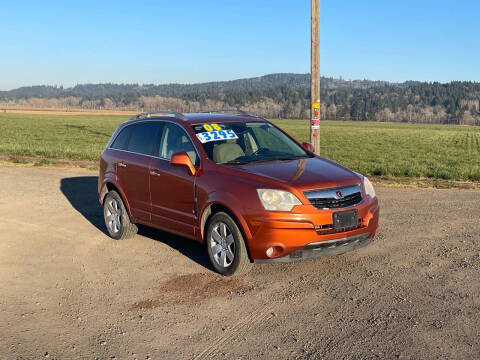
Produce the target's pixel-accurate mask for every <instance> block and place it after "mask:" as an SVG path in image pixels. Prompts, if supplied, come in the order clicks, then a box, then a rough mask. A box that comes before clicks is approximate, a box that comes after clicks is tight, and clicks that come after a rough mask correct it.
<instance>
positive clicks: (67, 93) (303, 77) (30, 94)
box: [0, 74, 480, 125]
mask: <svg viewBox="0 0 480 360" xmlns="http://www.w3.org/2000/svg"><path fill="white" fill-rule="evenodd" d="M308 84H309V76H308V74H271V75H266V76H264V77H259V78H251V79H241V80H234V81H230V82H212V83H204V84H194V85H182V84H169V85H138V84H126V85H124V84H120V85H118V84H97V85H95V84H87V85H77V86H75V87H73V88H67V89H64V88H63V87H49V86H37V87H28V88H20V89H16V90H12V91H8V92H0V106H1V107H36V108H71V109H73V108H83V109H107V110H134V111H148V110H160V109H170V110H176V111H183V112H189V111H190V112H193V111H199V110H208V109H212V108H225V107H228V108H231V107H238V108H242V109H245V110H247V111H251V112H253V113H255V114H258V115H260V116H264V117H267V118H290V119H307V118H308V117H309V102H310V90H309V85H308ZM321 86H322V87H321V101H322V102H321V118H322V119H331V120H354V121H393V122H409V123H445V124H468V125H480V83H475V82H458V81H455V82H451V83H447V84H442V83H436V82H434V83H427V82H405V83H399V84H396V83H387V82H379V81H368V80H357V81H345V80H342V79H333V78H322V80H321Z"/></svg>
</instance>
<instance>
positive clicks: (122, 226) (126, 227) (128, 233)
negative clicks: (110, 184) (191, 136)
mask: <svg viewBox="0 0 480 360" xmlns="http://www.w3.org/2000/svg"><path fill="white" fill-rule="evenodd" d="M103 218H104V219H105V226H106V227H107V231H108V234H109V235H110V236H111V237H112V238H114V239H115V240H123V239H127V238H130V237H132V236H134V235H135V234H136V233H137V230H138V229H137V226H136V225H135V224H133V223H132V222H131V221H130V217H129V216H128V212H127V209H126V208H125V205H124V204H123V201H122V198H121V197H120V195H119V194H118V193H117V192H116V191H114V190H112V191H110V192H109V193H108V194H107V195H106V196H105V200H104V201H103Z"/></svg>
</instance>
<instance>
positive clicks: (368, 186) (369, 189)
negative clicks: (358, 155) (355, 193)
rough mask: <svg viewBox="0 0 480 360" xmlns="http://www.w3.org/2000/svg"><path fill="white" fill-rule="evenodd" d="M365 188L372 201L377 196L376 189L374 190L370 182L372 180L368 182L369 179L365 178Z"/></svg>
mask: <svg viewBox="0 0 480 360" xmlns="http://www.w3.org/2000/svg"><path fill="white" fill-rule="evenodd" d="M363 187H364V188H365V194H366V195H367V196H370V197H371V198H372V199H373V198H374V197H375V196H377V195H376V194H375V189H374V188H373V185H372V183H371V182H370V180H368V178H367V177H366V176H364V177H363Z"/></svg>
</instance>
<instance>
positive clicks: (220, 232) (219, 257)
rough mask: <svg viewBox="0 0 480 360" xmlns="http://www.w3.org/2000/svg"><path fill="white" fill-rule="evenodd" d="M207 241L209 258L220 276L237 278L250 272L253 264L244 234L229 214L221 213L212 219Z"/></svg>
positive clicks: (209, 223) (209, 224) (208, 228)
mask: <svg viewBox="0 0 480 360" xmlns="http://www.w3.org/2000/svg"><path fill="white" fill-rule="evenodd" d="M205 240H206V245H207V252H208V257H209V258H210V261H211V263H212V265H213V267H214V268H215V270H216V271H217V272H219V273H220V274H222V275H226V276H232V275H235V276H237V275H242V274H246V273H247V272H248V271H249V270H250V268H251V266H252V264H251V262H250V259H249V257H248V252H247V247H246V246H245V241H244V239H243V236H242V233H241V231H240V229H239V228H238V226H237V224H236V223H235V221H234V220H233V219H232V218H231V217H230V216H229V215H228V214H226V213H224V212H219V213H216V214H215V215H213V216H212V217H211V219H210V221H209V222H208V227H207V232H206V237H205Z"/></svg>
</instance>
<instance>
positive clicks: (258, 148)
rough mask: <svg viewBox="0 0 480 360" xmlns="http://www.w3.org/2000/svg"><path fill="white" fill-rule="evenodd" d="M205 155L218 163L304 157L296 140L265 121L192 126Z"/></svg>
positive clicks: (305, 155) (303, 152) (302, 150)
mask: <svg viewBox="0 0 480 360" xmlns="http://www.w3.org/2000/svg"><path fill="white" fill-rule="evenodd" d="M192 128H193V130H194V131H195V134H196V135H197V138H198V139H199V141H200V142H201V143H202V146H203V149H204V150H205V152H206V153H207V155H208V157H209V158H210V159H211V160H213V161H214V162H216V163H217V164H242V163H250V162H255V161H276V160H291V159H300V158H307V157H309V156H310V155H309V154H308V153H307V152H305V150H304V149H303V148H301V147H300V146H299V145H298V144H297V143H295V142H294V141H293V140H292V139H290V138H289V137H288V136H287V135H285V134H284V133H283V132H281V131H280V130H279V129H278V128H276V127H275V126H273V125H272V124H270V123H268V122H263V121H256V122H232V123H211V124H197V125H193V126H192Z"/></svg>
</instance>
